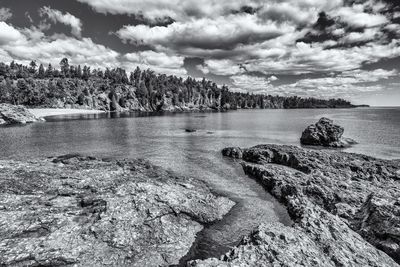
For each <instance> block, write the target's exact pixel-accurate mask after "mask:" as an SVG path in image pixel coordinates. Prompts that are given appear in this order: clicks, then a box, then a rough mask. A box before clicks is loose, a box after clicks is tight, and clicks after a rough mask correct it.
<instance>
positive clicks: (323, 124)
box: [300, 118, 356, 148]
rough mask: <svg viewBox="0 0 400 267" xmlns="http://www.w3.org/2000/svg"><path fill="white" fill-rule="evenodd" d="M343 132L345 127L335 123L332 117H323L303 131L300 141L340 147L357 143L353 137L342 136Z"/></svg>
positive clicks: (304, 143) (306, 143) (308, 143)
mask: <svg viewBox="0 0 400 267" xmlns="http://www.w3.org/2000/svg"><path fill="white" fill-rule="evenodd" d="M343 133H344V129H343V127H341V126H339V125H336V124H333V121H332V120H331V119H328V118H321V119H320V120H319V121H318V122H317V123H316V124H312V125H310V126H308V127H307V128H306V129H305V130H304V131H303V133H302V135H301V138H300V142H301V144H303V145H311V146H325V147H338V148H343V147H349V146H351V145H352V144H355V143H356V142H355V141H354V140H353V139H351V138H346V137H342V136H343Z"/></svg>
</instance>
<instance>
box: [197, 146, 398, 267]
mask: <svg viewBox="0 0 400 267" xmlns="http://www.w3.org/2000/svg"><path fill="white" fill-rule="evenodd" d="M227 151H232V150H230V149H227V150H226V151H225V152H224V154H225V155H228V156H230V157H233V158H236V156H235V155H230V153H228V152H227ZM241 151H242V161H241V164H242V166H243V169H244V171H245V173H246V174H247V175H249V176H250V177H253V178H254V179H257V180H258V181H259V182H260V183H261V184H262V185H263V186H264V188H265V189H266V190H267V191H268V192H270V193H271V194H272V195H273V196H274V197H276V198H277V199H278V200H279V201H281V202H282V203H284V204H286V205H287V208H288V212H289V214H290V216H291V218H292V219H293V221H294V222H295V224H294V225H293V227H292V228H290V227H289V228H288V229H281V228H280V226H279V227H275V228H274V227H273V226H270V225H268V226H266V227H264V228H263V229H267V230H268V229H269V228H271V229H272V230H271V229H269V230H270V232H271V231H272V232H273V234H274V235H276V236H279V235H280V234H282V233H283V234H284V233H288V234H289V233H290V234H291V235H293V237H291V238H292V239H291V240H292V242H288V243H279V242H281V241H279V240H277V239H268V240H265V239H263V240H261V241H260V240H257V239H254V236H250V240H252V242H253V243H251V245H250V244H248V243H244V244H242V245H240V246H238V247H237V248H235V249H233V250H232V251H231V252H230V253H228V254H227V255H226V256H225V257H224V258H223V259H222V261H219V260H215V259H214V260H210V261H205V262H195V263H194V264H195V265H196V264H198V266H253V263H255V262H252V260H254V259H260V258H262V257H264V256H262V255H267V256H265V257H266V258H267V259H268V260H266V265H265V266H271V265H268V264H267V263H268V262H272V263H274V262H275V263H276V265H288V266H297V264H299V265H301V264H304V265H306V266H309V265H312V266H330V265H332V266H398V265H397V264H396V263H395V262H394V261H393V260H392V259H394V260H396V261H397V262H399V245H400V238H399V237H400V234H399V233H400V180H399V178H398V176H397V172H398V170H399V169H400V162H399V161H390V160H380V159H376V158H372V157H368V156H365V155H358V154H352V153H344V152H340V151H330V150H309V149H304V148H298V147H295V146H279V145H259V146H255V147H252V148H249V149H241ZM263 231H264V230H263ZM264 232H265V231H264ZM267 232H268V231H267ZM268 235H271V234H268ZM285 238H286V237H285ZM282 242H283V241H282ZM370 244H371V245H372V246H371V245H370ZM296 248H302V249H299V250H296ZM285 250H286V251H288V252H287V253H286V255H285V253H284V251H285ZM381 251H383V252H385V253H386V254H385V253H383V252H381ZM315 253H317V254H315ZM352 254H356V255H352ZM231 255H232V257H231ZM288 255H289V256H288ZM290 255H292V256H290ZM310 255H313V256H312V257H310ZM388 255H389V256H390V257H392V259H390V257H389V256H388ZM314 256H315V257H314ZM308 257H310V258H308ZM306 258H307V259H306ZM314 258H315V259H316V261H315V262H314V263H311V262H308V261H307V260H309V259H314ZM262 259H264V258H262ZM318 259H323V260H322V263H324V262H327V264H326V265H325V264H322V265H321V264H320V263H321V262H320V261H318ZM214 263H216V264H214ZM228 263H229V264H231V263H232V264H231V265H229V264H228ZM202 264H206V265H202ZM261 265H263V264H261ZM259 266H260V265H259Z"/></svg>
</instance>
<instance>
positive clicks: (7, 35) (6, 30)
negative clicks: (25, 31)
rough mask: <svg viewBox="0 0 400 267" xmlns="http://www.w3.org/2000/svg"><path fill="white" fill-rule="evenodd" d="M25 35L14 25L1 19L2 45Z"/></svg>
mask: <svg viewBox="0 0 400 267" xmlns="http://www.w3.org/2000/svg"><path fill="white" fill-rule="evenodd" d="M22 37H23V36H22V35H21V33H20V32H19V31H18V30H17V29H15V28H14V27H13V26H10V25H8V24H7V23H5V22H4V21H0V45H5V44H8V43H12V42H15V41H18V40H19V39H21V38H22Z"/></svg>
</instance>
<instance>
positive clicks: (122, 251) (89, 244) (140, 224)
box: [0, 155, 234, 266]
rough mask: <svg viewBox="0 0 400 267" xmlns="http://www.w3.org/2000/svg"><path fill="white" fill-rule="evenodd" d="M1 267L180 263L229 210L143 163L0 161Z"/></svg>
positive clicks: (194, 186) (221, 200) (199, 185)
mask: <svg viewBox="0 0 400 267" xmlns="http://www.w3.org/2000/svg"><path fill="white" fill-rule="evenodd" d="M0 169H1V171H0V266H66V265H71V266H168V265H172V264H178V262H179V259H181V258H182V257H183V256H184V255H185V254H186V253H187V252H188V251H189V249H190V247H191V245H192V243H193V242H194V241H195V237H196V233H198V232H199V231H201V230H202V229H203V224H206V223H210V222H213V221H215V220H219V219H221V218H222V216H223V215H224V214H226V213H227V212H228V211H229V210H230V209H231V208H232V207H233V205H234V203H233V202H232V201H230V200H229V199H227V198H225V197H221V196H216V195H214V194H213V193H212V192H211V191H210V189H209V188H208V187H207V186H206V185H205V184H204V183H203V182H200V181H198V180H194V179H189V178H184V177H179V176H177V175H175V174H173V173H171V172H168V171H166V170H164V169H161V168H159V167H156V166H153V165H151V164H150V163H149V162H147V161H144V160H106V159H96V158H92V157H83V156H78V155H69V156H63V157H58V158H52V159H46V160H32V161H14V160H0Z"/></svg>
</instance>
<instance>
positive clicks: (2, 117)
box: [0, 104, 44, 125]
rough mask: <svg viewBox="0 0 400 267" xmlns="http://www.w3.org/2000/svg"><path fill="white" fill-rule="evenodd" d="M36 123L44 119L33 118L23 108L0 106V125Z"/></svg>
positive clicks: (8, 105)
mask: <svg viewBox="0 0 400 267" xmlns="http://www.w3.org/2000/svg"><path fill="white" fill-rule="evenodd" d="M38 121H44V119H42V118H39V117H37V116H35V115H34V114H32V113H31V112H30V111H29V110H28V109H27V108H25V107H24V106H16V105H11V104H0V125H2V124H25V123H32V122H38Z"/></svg>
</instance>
